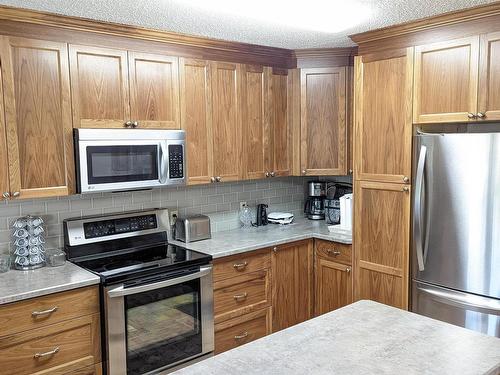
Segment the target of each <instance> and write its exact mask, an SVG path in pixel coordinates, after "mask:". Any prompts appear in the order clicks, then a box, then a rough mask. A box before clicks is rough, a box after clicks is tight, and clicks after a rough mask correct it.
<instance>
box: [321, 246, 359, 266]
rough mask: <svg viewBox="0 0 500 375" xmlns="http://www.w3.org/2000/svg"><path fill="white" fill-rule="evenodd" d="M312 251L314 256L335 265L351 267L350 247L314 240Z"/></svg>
mask: <svg viewBox="0 0 500 375" xmlns="http://www.w3.org/2000/svg"><path fill="white" fill-rule="evenodd" d="M314 250H315V254H316V256H320V257H323V258H325V259H327V260H329V261H332V262H335V263H343V264H346V265H352V245H346V244H341V243H337V242H331V241H324V240H314Z"/></svg>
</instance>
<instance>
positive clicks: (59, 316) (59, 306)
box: [0, 286, 99, 337]
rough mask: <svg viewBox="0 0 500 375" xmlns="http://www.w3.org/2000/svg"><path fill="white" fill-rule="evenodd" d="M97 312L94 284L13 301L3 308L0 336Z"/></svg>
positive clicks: (0, 316) (97, 303)
mask: <svg viewBox="0 0 500 375" xmlns="http://www.w3.org/2000/svg"><path fill="white" fill-rule="evenodd" d="M98 312H99V290H98V288H97V287H94V286H93V287H88V288H81V289H75V290H69V291H67V292H62V293H55V294H50V295H47V296H43V297H38V298H32V299H28V300H26V301H21V302H14V303H10V304H7V305H4V306H2V307H1V309H0V327H2V330H1V332H0V337H1V336H7V335H11V334H13V333H17V332H22V331H26V330H30V329H34V328H38V327H43V326H46V325H48V324H53V323H58V322H61V321H63V320H69V319H73V318H77V317H79V316H84V315H89V314H95V313H98Z"/></svg>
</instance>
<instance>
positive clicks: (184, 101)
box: [179, 58, 213, 185]
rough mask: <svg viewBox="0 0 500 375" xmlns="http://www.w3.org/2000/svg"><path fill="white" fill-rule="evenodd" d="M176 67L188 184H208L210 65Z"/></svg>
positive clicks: (184, 62) (186, 63)
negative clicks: (184, 136) (178, 75)
mask: <svg viewBox="0 0 500 375" xmlns="http://www.w3.org/2000/svg"><path fill="white" fill-rule="evenodd" d="M179 67H180V86H181V127H182V129H183V130H185V131H186V148H187V176H188V184H190V185H194V184H207V183H209V182H210V178H211V177H212V176H213V169H212V165H213V152H212V100H211V98H212V92H211V86H210V65H209V63H208V61H204V60H193V59H185V58H181V59H180V61H179Z"/></svg>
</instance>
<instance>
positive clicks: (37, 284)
mask: <svg viewBox="0 0 500 375" xmlns="http://www.w3.org/2000/svg"><path fill="white" fill-rule="evenodd" d="M99 282H100V279H99V276H96V275H94V274H93V273H91V272H88V271H85V270H84V269H83V268H80V267H78V266H77V265H75V264H73V263H70V262H66V263H65V264H64V265H63V266H59V267H42V268H38V269H36V270H33V271H17V270H10V271H8V272H6V273H2V274H0V305H2V304H5V303H10V302H15V301H20V300H24V299H28V298H33V297H40V296H43V295H46V294H51V293H57V292H62V291H64V290H70V289H76V288H81V287H84V286H88V285H94V284H99Z"/></svg>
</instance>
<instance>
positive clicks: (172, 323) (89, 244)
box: [64, 210, 214, 375]
mask: <svg viewBox="0 0 500 375" xmlns="http://www.w3.org/2000/svg"><path fill="white" fill-rule="evenodd" d="M168 218H169V215H168V211H167V210H151V211H138V212H131V213H125V214H120V215H112V216H95V217H86V218H83V219H74V220H73V219H68V220H65V221H64V237H65V238H64V241H65V249H66V252H67V254H68V258H69V260H71V261H72V262H73V263H76V264H77V265H79V266H81V267H83V268H85V269H87V270H89V271H91V272H93V273H95V274H97V275H99V276H100V278H101V310H102V315H103V316H102V322H103V324H102V337H103V361H104V362H106V365H105V366H104V367H105V369H106V371H107V373H108V374H110V375H123V374H134V375H135V374H156V373H159V372H163V371H165V370H167V369H169V368H172V367H174V366H177V365H179V364H182V363H185V362H189V361H191V360H196V359H199V357H203V356H207V355H210V354H211V353H212V352H213V349H214V326H213V324H214V323H213V288H212V265H211V260H212V257H211V256H209V255H206V254H202V253H199V252H196V251H191V250H188V249H185V248H182V247H179V246H174V245H171V244H169V243H168V236H167V233H168V232H169V231H168V229H169V220H168Z"/></svg>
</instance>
